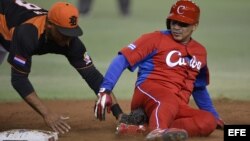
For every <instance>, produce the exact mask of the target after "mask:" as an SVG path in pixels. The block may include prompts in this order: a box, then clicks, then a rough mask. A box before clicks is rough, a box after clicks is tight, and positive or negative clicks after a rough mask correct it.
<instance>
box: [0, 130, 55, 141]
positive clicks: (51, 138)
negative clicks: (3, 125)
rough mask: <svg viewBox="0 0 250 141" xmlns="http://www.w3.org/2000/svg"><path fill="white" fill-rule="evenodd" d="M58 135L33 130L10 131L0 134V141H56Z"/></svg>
mask: <svg viewBox="0 0 250 141" xmlns="http://www.w3.org/2000/svg"><path fill="white" fill-rule="evenodd" d="M57 140H58V134H57V133H56V132H52V131H44V130H35V129H12V130H8V131H3V132H0V141H57Z"/></svg>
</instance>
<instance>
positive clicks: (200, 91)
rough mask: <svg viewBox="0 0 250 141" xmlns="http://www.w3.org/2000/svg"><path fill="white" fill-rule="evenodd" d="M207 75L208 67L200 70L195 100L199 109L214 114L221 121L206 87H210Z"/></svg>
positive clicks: (194, 92)
mask: <svg viewBox="0 0 250 141" xmlns="http://www.w3.org/2000/svg"><path fill="white" fill-rule="evenodd" d="M207 73H208V69H207V67H206V66H205V67H204V68H202V69H201V70H200V73H199V75H198V76H197V78H196V81H195V84H194V85H195V86H194V90H193V98H194V101H195V103H196V105H197V106H198V107H199V109H201V110H205V111H208V112H210V113H212V114H213V115H214V116H215V117H216V118H217V119H219V114H218V113H217V111H216V109H215V107H214V106H213V103H212V99H211V97H210V95H209V92H208V90H207V87H206V86H207V85H208V75H207Z"/></svg>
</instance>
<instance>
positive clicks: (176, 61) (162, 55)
mask: <svg viewBox="0 0 250 141" xmlns="http://www.w3.org/2000/svg"><path fill="white" fill-rule="evenodd" d="M153 60H154V62H156V63H155V64H159V66H158V67H164V68H166V69H177V68H182V69H183V68H185V69H192V70H195V71H199V70H200V69H201V68H202V67H203V66H204V65H205V64H206V55H205V53H204V52H202V51H199V50H194V49H193V48H191V47H190V48H189V47H186V46H180V45H179V46H175V45H173V46H169V45H165V46H163V45H162V46H161V47H159V48H158V51H157V53H156V54H155V56H154V58H153Z"/></svg>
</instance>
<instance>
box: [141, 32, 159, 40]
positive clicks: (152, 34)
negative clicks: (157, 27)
mask: <svg viewBox="0 0 250 141" xmlns="http://www.w3.org/2000/svg"><path fill="white" fill-rule="evenodd" d="M161 36H162V33H161V31H152V32H147V33H144V34H142V35H141V38H144V39H146V40H149V39H160V37H161Z"/></svg>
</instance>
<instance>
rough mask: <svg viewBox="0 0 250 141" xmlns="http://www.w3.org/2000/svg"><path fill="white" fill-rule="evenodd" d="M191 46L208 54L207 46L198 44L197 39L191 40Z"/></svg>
mask: <svg viewBox="0 0 250 141" xmlns="http://www.w3.org/2000/svg"><path fill="white" fill-rule="evenodd" d="M191 45H192V46H194V47H195V48H197V49H198V50H200V51H204V52H207V51H206V48H205V46H203V45H202V44H201V43H200V42H198V41H197V40H195V39H192V40H191Z"/></svg>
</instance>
